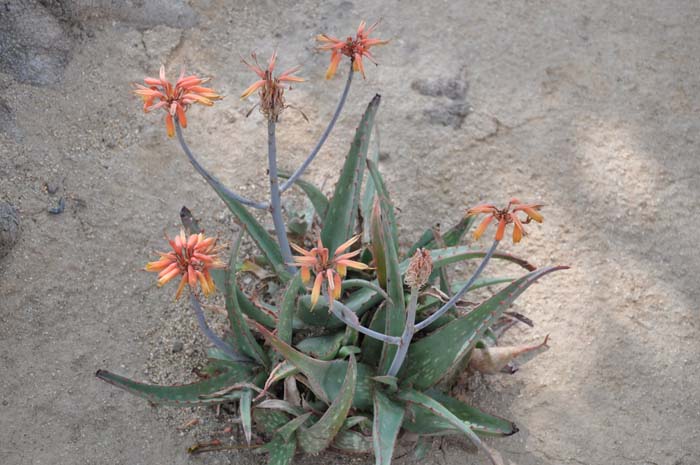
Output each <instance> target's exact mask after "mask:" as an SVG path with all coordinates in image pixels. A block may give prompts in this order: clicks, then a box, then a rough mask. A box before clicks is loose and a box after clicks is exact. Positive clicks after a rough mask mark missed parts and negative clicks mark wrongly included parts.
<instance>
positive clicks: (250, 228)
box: [213, 186, 291, 281]
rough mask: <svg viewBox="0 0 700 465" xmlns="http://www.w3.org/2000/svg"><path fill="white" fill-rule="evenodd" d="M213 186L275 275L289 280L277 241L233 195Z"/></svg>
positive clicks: (283, 279)
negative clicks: (265, 258)
mask: <svg viewBox="0 0 700 465" xmlns="http://www.w3.org/2000/svg"><path fill="white" fill-rule="evenodd" d="M213 187H214V190H215V191H216V193H217V194H219V197H221V200H223V201H224V203H225V204H226V206H227V207H228V209H229V210H230V211H231V213H233V215H234V216H235V217H236V218H237V219H238V221H240V222H241V224H243V226H244V227H245V230H246V232H247V233H248V234H249V235H250V237H251V238H252V239H253V241H254V242H255V243H256V244H257V246H258V247H259V248H260V250H261V251H262V253H263V254H264V255H265V257H267V259H268V261H269V262H270V264H271V265H272V268H273V269H274V270H275V273H277V276H278V277H279V278H280V279H281V280H282V281H287V280H289V279H290V278H291V275H290V274H289V271H287V267H286V265H285V263H284V259H283V258H282V252H281V250H280V248H279V245H277V242H275V240H274V239H273V238H272V236H270V235H269V234H268V233H267V231H265V228H264V227H263V226H262V225H261V224H260V223H259V222H258V220H256V219H255V218H254V217H253V215H251V214H250V212H249V211H248V210H247V209H246V207H245V206H244V205H243V204H241V203H240V202H238V201H237V200H236V199H234V198H233V197H230V196H229V195H228V194H227V193H226V191H224V190H222V189H219V188H217V187H216V186H213Z"/></svg>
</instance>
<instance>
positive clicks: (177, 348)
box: [173, 341, 185, 354]
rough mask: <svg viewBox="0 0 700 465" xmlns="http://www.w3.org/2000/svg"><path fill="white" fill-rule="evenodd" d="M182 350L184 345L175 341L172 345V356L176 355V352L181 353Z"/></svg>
mask: <svg viewBox="0 0 700 465" xmlns="http://www.w3.org/2000/svg"><path fill="white" fill-rule="evenodd" d="M184 348H185V345H184V344H183V343H182V342H180V341H175V342H174V343H173V353H174V354H176V353H178V352H182V349H184Z"/></svg>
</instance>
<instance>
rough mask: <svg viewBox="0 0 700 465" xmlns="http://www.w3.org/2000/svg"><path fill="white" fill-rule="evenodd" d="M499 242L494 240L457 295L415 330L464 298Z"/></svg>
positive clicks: (427, 323) (423, 326)
mask: <svg viewBox="0 0 700 465" xmlns="http://www.w3.org/2000/svg"><path fill="white" fill-rule="evenodd" d="M498 242H499V241H493V245H492V246H491V248H490V249H489V251H488V252H487V253H486V255H485V256H484V258H483V260H481V264H480V265H479V268H477V269H476V271H475V272H474V274H473V275H472V277H471V278H469V281H467V282H466V283H465V284H464V286H462V288H461V289H460V290H459V292H457V293H456V294H455V295H453V296H452V298H451V299H450V300H448V301H447V302H446V303H445V305H443V306H442V307H440V309H439V310H438V311H436V312H435V313H433V314H432V315H430V316H429V317H428V318H426V319H425V320H423V321H421V322H420V323H418V324H417V325H416V330H415V332H418V331H420V330H421V329H423V328H425V327H426V326H428V325H430V323H432V322H433V321H435V320H437V319H438V318H440V317H441V316H442V315H443V314H444V313H445V312H446V311H447V310H449V309H450V308H452V307H454V305H455V304H456V303H457V301H458V300H459V299H461V298H462V296H463V295H464V294H465V293H466V292H467V291H468V290H469V288H470V287H471V286H472V284H474V281H476V278H478V277H479V275H480V274H481V272H482V271H484V268H486V264H487V263H488V262H489V260H490V259H491V256H492V255H493V253H494V252H495V251H496V248H497V247H498Z"/></svg>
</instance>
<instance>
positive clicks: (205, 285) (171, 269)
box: [146, 230, 226, 299]
mask: <svg viewBox="0 0 700 465" xmlns="http://www.w3.org/2000/svg"><path fill="white" fill-rule="evenodd" d="M166 238H167V239H168V242H169V243H170V247H171V248H172V249H173V250H172V251H171V252H160V259H159V260H157V261H154V262H149V263H147V264H146V271H158V272H159V273H158V287H161V286H162V285H164V284H165V283H167V282H168V281H170V280H171V279H173V278H175V277H176V276H181V277H182V278H181V279H180V284H179V285H178V287H177V292H176V293H175V299H179V298H180V294H181V293H182V289H183V288H184V287H185V284H189V286H190V291H191V292H195V293H196V292H197V283H199V285H200V287H201V288H202V292H204V295H205V296H209V295H210V294H212V293H213V292H214V291H215V290H216V286H215V285H214V280H213V279H212V276H211V270H215V269H221V268H225V267H226V265H225V264H224V263H223V262H221V261H220V260H219V257H218V253H219V248H218V247H217V245H216V238H215V237H206V236H205V235H204V234H201V233H200V234H191V235H190V236H189V237H187V236H186V235H185V231H184V230H181V231H180V234H179V235H177V236H175V239H171V238H169V237H167V236H166Z"/></svg>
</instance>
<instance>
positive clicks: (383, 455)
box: [372, 389, 405, 465]
mask: <svg viewBox="0 0 700 465" xmlns="http://www.w3.org/2000/svg"><path fill="white" fill-rule="evenodd" d="M404 414H405V409H404V406H403V405H401V404H398V403H396V402H395V401H393V400H391V399H390V398H389V397H387V396H386V395H385V394H384V393H383V392H382V391H380V390H379V389H375V390H374V422H373V424H372V426H373V427H372V443H373V445H374V458H375V464H376V465H390V464H391V458H392V457H393V456H394V447H395V446H396V438H397V437H398V435H399V431H400V430H401V424H402V423H403V418H404Z"/></svg>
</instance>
